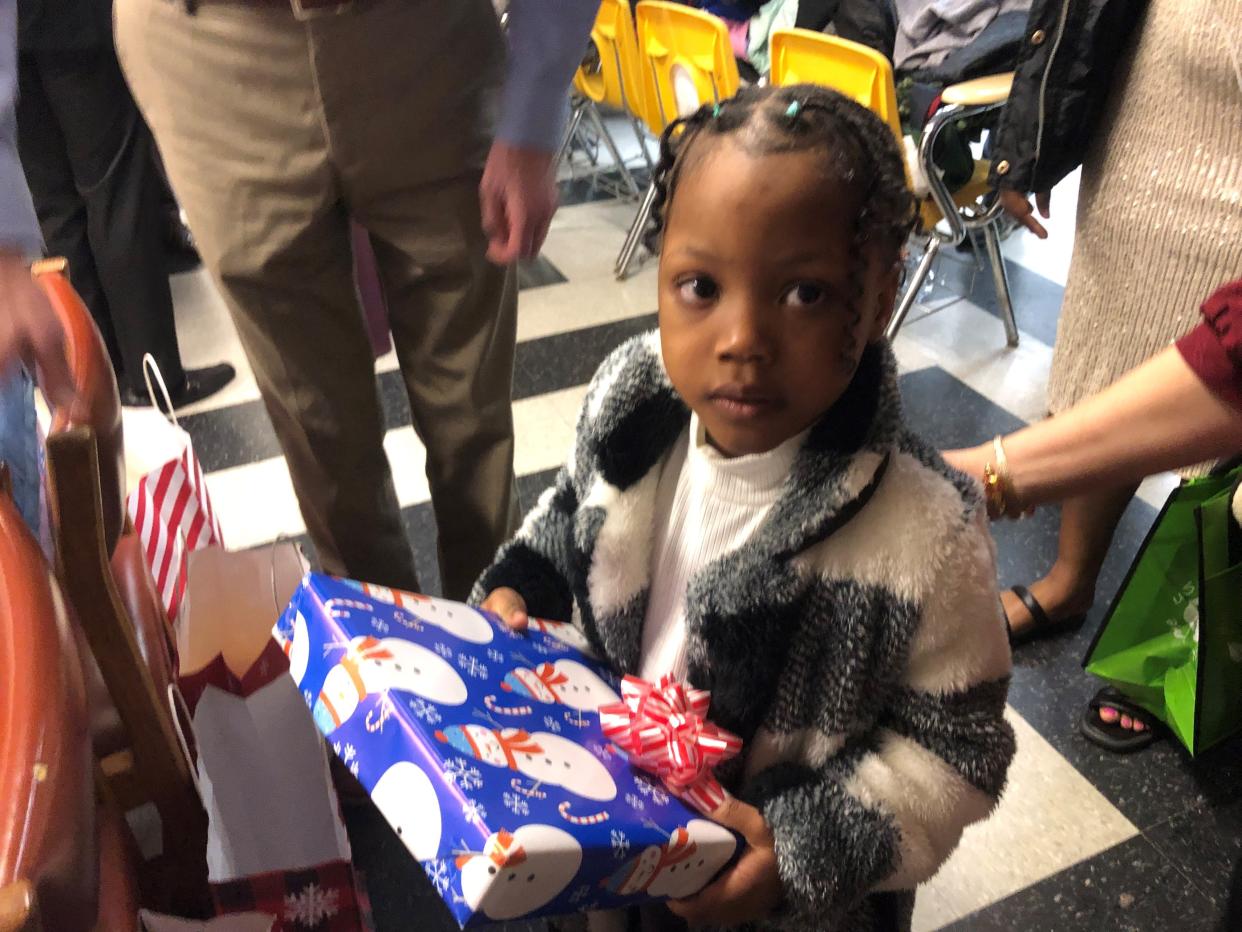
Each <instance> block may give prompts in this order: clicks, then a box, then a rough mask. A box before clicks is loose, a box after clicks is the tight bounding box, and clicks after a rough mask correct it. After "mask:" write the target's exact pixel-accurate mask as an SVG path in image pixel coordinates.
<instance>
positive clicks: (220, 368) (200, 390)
mask: <svg viewBox="0 0 1242 932" xmlns="http://www.w3.org/2000/svg"><path fill="white" fill-rule="evenodd" d="M236 375H237V370H236V369H234V368H233V367H232V366H230V365H229V364H228V363H227V362H222V363H219V364H218V365H215V366H207V367H206V368H203V369H187V370H185V383H184V384H182V385H181V386H180V387H179V388H177V389H175V390H169V392H168V394H169V397H170V398H171V399H172V405H173V408H184V407H185V406H186V405H192V404H194V403H195V402H196V401H202V400H203V399H204V398H210V397H211V396H212V395H214V394H215V393H216V392H218V391H220V389H222V388H224V386H226V385H228V384H229V382H231V381H233V378H234V376H236ZM160 402H161V403H162V402H163V399H162V398H161V399H160ZM121 404H123V405H125V406H126V407H129V408H149V407H151V399H150V398H148V397H147V393H146V391H142V392H136V391H134V390H133V389H132V388H123V389H121Z"/></svg>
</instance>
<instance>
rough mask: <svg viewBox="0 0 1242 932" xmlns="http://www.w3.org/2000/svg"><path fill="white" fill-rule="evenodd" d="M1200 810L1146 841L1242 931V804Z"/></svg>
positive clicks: (1178, 818) (1171, 822)
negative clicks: (1226, 914)
mask: <svg viewBox="0 0 1242 932" xmlns="http://www.w3.org/2000/svg"><path fill="white" fill-rule="evenodd" d="M1232 789H1233V792H1232V793H1231V794H1229V795H1230V797H1231V798H1229V799H1228V800H1226V801H1222V802H1220V803H1219V804H1217V805H1204V806H1196V807H1195V808H1194V809H1189V810H1187V811H1186V812H1183V813H1181V814H1180V815H1177V816H1174V817H1173V818H1172V819H1170V820H1169V821H1168V822H1165V823H1163V824H1162V825H1158V826H1156V827H1155V828H1153V829H1151V830H1150V831H1149V832H1147V838H1148V840H1150V841H1151V843H1152V844H1153V845H1154V846H1155V847H1156V849H1157V850H1158V851H1159V852H1160V853H1161V854H1163V855H1164V856H1165V857H1167V858H1168V859H1169V860H1170V861H1171V862H1172V863H1173V864H1174V865H1175V866H1176V867H1177V868H1178V869H1179V870H1180V871H1181V872H1182V873H1183V874H1185V875H1186V876H1187V877H1189V878H1190V880H1191V882H1192V883H1193V884H1194V885H1195V887H1196V888H1197V889H1198V890H1199V892H1200V893H1202V894H1203V895H1204V896H1206V897H1207V898H1208V899H1209V900H1211V901H1212V904H1213V906H1214V907H1215V909H1216V911H1217V912H1218V913H1221V914H1225V913H1228V914H1229V915H1230V919H1231V921H1230V922H1229V923H1227V924H1226V928H1229V929H1242V799H1239V798H1238V795H1237V794H1238V790H1237V785H1236V784H1235V785H1234V786H1233V788H1232Z"/></svg>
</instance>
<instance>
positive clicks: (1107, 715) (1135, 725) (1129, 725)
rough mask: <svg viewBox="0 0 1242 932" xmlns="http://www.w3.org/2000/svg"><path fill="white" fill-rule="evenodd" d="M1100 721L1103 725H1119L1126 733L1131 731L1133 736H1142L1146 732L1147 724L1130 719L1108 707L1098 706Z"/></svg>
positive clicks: (1140, 720) (1136, 719) (1138, 719)
mask: <svg viewBox="0 0 1242 932" xmlns="http://www.w3.org/2000/svg"><path fill="white" fill-rule="evenodd" d="M1100 721H1101V722H1103V723H1104V724H1105V725H1116V724H1118V723H1120V724H1121V727H1122V728H1124V729H1126V731H1132V732H1134V733H1135V734H1142V733H1143V732H1145V731H1146V730H1147V723H1146V722H1144V721H1143V720H1142V719H1140V718H1131V717H1130V716H1129V715H1123V714H1122V713H1121V712H1120V711H1119V710H1118V709H1114V708H1113V707H1112V706H1109V705H1102V706H1100Z"/></svg>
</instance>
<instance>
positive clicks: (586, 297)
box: [129, 179, 1242, 932]
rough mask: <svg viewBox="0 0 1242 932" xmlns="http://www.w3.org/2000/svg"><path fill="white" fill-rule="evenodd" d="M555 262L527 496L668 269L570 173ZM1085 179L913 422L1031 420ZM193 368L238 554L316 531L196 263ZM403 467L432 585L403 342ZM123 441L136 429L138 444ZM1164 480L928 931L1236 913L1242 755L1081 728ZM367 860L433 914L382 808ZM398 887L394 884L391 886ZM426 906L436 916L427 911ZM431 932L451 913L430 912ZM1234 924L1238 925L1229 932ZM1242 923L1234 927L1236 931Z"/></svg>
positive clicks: (524, 381) (1028, 246)
mask: <svg viewBox="0 0 1242 932" xmlns="http://www.w3.org/2000/svg"><path fill="white" fill-rule="evenodd" d="M566 191H567V194H568V195H569V196H568V197H567V198H566V200H567V201H570V202H573V201H578V202H579V203H567V204H566V206H564V207H563V208H562V209H561V211H560V212H559V213H558V215H557V217H556V219H555V221H554V223H553V225H552V230H551V233H550V235H549V237H548V241H547V245H546V247H545V248H544V252H543V257H542V259H541V261H540V262H539V263H538V264H537V266H534V267H532V268H530V269H528V270H526V272H525V273H524V276H523V278H524V282H523V284H524V286H525V287H524V288H523V290H522V292H521V300H520V306H519V333H518V337H519V346H518V353H517V368H516V372H515V377H514V399H515V403H514V413H515V420H516V427H517V470H518V473H519V476H520V482H519V485H520V489H521V494H522V500H523V505H524V507H529V505H530V504H531V503H532V502H533V501H534V497H535V496H536V495H537V494H538V492H539V491H540V490H541V489H542V488H544V487H545V486H546V485H547V484H548V483H549V482H550V481H551V477H552V471H553V470H554V469H555V468H556V466H558V465H559V463H560V462H561V459H562V456H563V454H564V451H565V450H567V449H568V445H569V442H570V440H571V438H572V429H573V422H574V418H575V415H576V411H577V406H578V404H579V401H580V399H581V397H582V394H583V391H584V388H585V382H586V380H587V379H588V378H589V376H590V374H591V373H592V371H593V370H594V368H595V366H596V365H597V364H598V362H599V361H600V359H601V358H602V357H603V356H604V354H606V353H607V352H608V351H609V350H610V349H611V348H612V347H614V346H615V345H616V344H617V343H618V342H619V341H620V340H622V339H624V338H625V337H627V336H629V335H630V334H633V333H637V332H639V331H641V330H644V329H646V328H649V327H651V326H653V325H654V311H655V307H656V290H655V269H654V263H653V262H650V261H647V262H646V263H644V264H643V265H641V267H637V268H636V270H635V272H634V274H632V276H631V277H630V278H629V279H628V280H627V281H625V282H623V283H617V282H616V281H614V279H613V276H612V273H611V270H612V263H613V259H614V257H615V254H616V251H617V249H618V248H619V245H620V242H621V238H622V236H623V235H624V231H625V228H626V226H627V224H628V222H629V219H630V217H631V216H632V213H633V210H634V205H633V204H629V203H623V202H617V201H615V200H610V199H595V197H596V195H595V194H592V191H591V186H590V184H589V183H586V182H582V181H578V182H575V183H573V184H567V185H566ZM1076 193H1077V191H1076V180H1075V179H1070V180H1069V181H1068V182H1067V183H1066V184H1064V185H1063V186H1062V187H1061V188H1059V189H1058V190H1057V192H1056V196H1055V198H1054V201H1053V209H1054V211H1055V213H1054V217H1053V220H1052V222H1051V223H1049V224H1048V225H1049V226H1050V228H1051V229H1052V231H1053V236H1052V238H1051V239H1050V240H1049V241H1047V242H1043V243H1041V242H1038V241H1036V240H1034V238H1032V237H1030V236H1028V235H1026V234H1014V236H1013V237H1011V238H1010V239H1009V240H1008V241H1007V242H1006V243H1005V253H1006V255H1007V257H1008V266H1009V273H1010V279H1011V282H1012V287H1013V296H1014V304H1015V307H1016V309H1017V314H1018V321H1019V326H1020V327H1021V329H1022V341H1021V345H1020V346H1019V347H1017V348H1015V349H1008V348H1006V346H1005V340H1004V333H1003V330H1002V326H1001V323H1000V320H999V318H998V317H997V315H996V308H995V303H996V302H995V294H994V290H993V285H992V280H991V276H990V275H989V274H988V272H987V270H986V269H983V268H978V267H976V266H975V265H974V264H973V263H974V259H973V256H971V255H961V254H955V255H952V256H949V257H946V258H945V259H944V260H943V261H942V262H941V263H940V266H939V267H938V268H937V270H936V276H935V280H934V282H933V284H932V285H931V286H930V287H929V288H928V289H927V291H926V292H925V294H924V295H923V303H924V306H922V307H920V308H916V310H915V312H914V313H913V314H912V315H911V319H910V322H909V323H908V324H907V325H906V327H905V328H903V330H902V332H901V334H900V335H899V337H898V338H897V341H896V351H897V355H898V358H899V360H900V362H901V365H902V370H903V378H902V387H903V392H904V395H905V399H906V404H907V408H908V411H909V417H910V420H911V423H912V424H914V425H915V426H916V428H917V429H919V430H920V431H921V432H922V433H924V434H925V435H926V436H927V437H928V438H929V439H931V440H932V441H933V442H934V443H936V444H938V445H940V446H942V447H949V446H953V445H959V444H964V443H968V442H978V441H980V440H983V439H986V438H988V437H991V436H992V435H994V434H996V433H998V432H1000V431H1005V430H1010V429H1012V428H1014V427H1016V426H1019V425H1020V424H1022V423H1023V422H1025V421H1029V420H1032V419H1037V418H1039V417H1040V416H1041V415H1042V413H1043V410H1044V409H1043V393H1044V387H1045V384H1046V381H1047V375H1048V366H1049V362H1050V359H1051V353H1052V350H1051V344H1052V342H1053V340H1054V338H1055V333H1056V319H1057V314H1058V310H1059V306H1060V300H1061V293H1062V288H1063V285H1064V281H1065V275H1066V270H1067V267H1068V261H1069V252H1070V246H1071V243H1072V236H1073V204H1074V200H1075V198H1076ZM174 290H175V296H176V301H177V310H178V324H179V328H180V333H181V338H182V344H183V347H184V352H185V356H186V360H187V363H188V364H190V365H196V364H206V363H210V362H215V361H218V360H219V359H221V358H222V357H223V358H228V359H230V360H231V361H233V362H234V363H235V364H236V365H237V366H238V369H239V377H238V379H237V381H236V382H235V383H234V384H233V385H231V386H230V387H229V389H228V390H227V391H225V392H223V393H221V395H219V396H217V397H215V398H213V399H210V400H209V401H208V402H206V403H204V404H202V405H200V406H198V408H197V409H195V410H192V411H189V412H187V413H186V414H185V415H183V417H182V424H183V425H184V426H185V427H186V428H187V429H188V430H189V432H190V433H191V435H192V436H193V438H194V442H195V446H196V449H197V451H198V453H199V456H200V457H201V459H202V461H203V464H204V467H205V469H206V470H207V472H208V483H209V485H210V487H211V492H212V494H213V496H214V499H215V502H216V506H217V509H218V512H219V515H220V517H221V521H222V523H223V527H224V533H225V537H226V539H227V540H228V542H229V543H230V544H231V545H232V546H234V547H249V546H257V545H260V544H263V543H264V542H267V541H270V540H272V539H273V538H275V537H276V536H277V535H279V534H292V535H299V534H300V533H301V532H302V523H301V518H300V516H299V514H298V510H297V506H296V502H295V500H294V497H293V494H292V490H291V489H290V487H289V480H288V474H287V472H286V470H285V467H284V463H283V460H282V459H281V458H280V454H279V449H278V448H277V446H276V444H275V441H274V438H273V437H272V435H271V430H270V427H269V425H268V423H267V419H266V415H265V413H264V411H263V408H262V405H261V403H260V402H259V400H258V393H257V391H256V389H255V386H254V381H253V378H252V377H251V375H250V373H249V369H248V367H247V366H246V364H245V360H244V358H243V357H242V355H241V352H240V349H239V346H238V344H237V340H236V337H235V335H234V333H233V330H232V327H231V325H230V324H229V321H228V316H227V313H226V311H225V309H224V307H223V305H222V303H221V301H220V299H219V297H218V295H217V294H216V292H215V290H214V289H213V287H212V285H211V283H210V282H209V281H208V279H207V277H206V276H205V274H204V273H202V272H191V273H186V274H182V275H178V276H176V277H175V278H174ZM377 372H378V373H379V381H380V388H381V394H382V398H383V402H384V410H385V415H386V418H387V425H388V435H387V439H386V448H387V451H388V455H389V458H390V460H391V462H392V466H393V471H394V474H395V477H396V482H397V491H398V494H399V496H400V501H401V504H402V506H403V508H404V509H405V516H406V524H407V528H408V530H409V533H410V536H411V539H412V540H413V542H414V544H415V549H416V556H417V559H418V561H419V567H418V568H419V572H420V576H421V577H422V578H423V579H424V580H425V582H426V584H427V585H428V587H429V588H430V589H431V590H433V591H434V590H435V589H436V588H437V587H438V573H437V571H436V568H435V565H434V553H435V548H434V533H435V528H434V520H433V518H432V515H431V511H430V507H429V504H428V492H427V483H426V479H425V477H424V475H423V459H424V456H423V449H422V446H421V444H420V443H419V441H418V438H417V436H416V434H415V432H414V430H413V428H412V427H411V426H410V417H409V412H408V409H407V407H406V404H405V401H404V398H403V395H402V388H401V383H400V378H399V376H398V374H397V372H396V364H395V360H394V359H393V357H392V356H391V355H389V356H388V357H385V358H384V359H381V360H380V361H379V363H378V365H377ZM129 439H130V442H131V443H135V442H139V441H138V439H137V438H136V437H134V436H132V435H131V436H130V438H129ZM1169 485H1170V480H1168V479H1167V478H1163V479H1157V480H1153V481H1151V482H1149V483H1148V484H1147V485H1146V486H1145V487H1144V490H1143V494H1142V495H1141V496H1140V498H1139V499H1138V500H1136V501H1135V502H1134V504H1133V505H1132V506H1131V507H1130V509H1129V511H1128V512H1127V513H1126V516H1125V519H1124V520H1123V522H1122V526H1121V528H1120V530H1119V532H1118V535H1117V539H1116V543H1115V545H1114V548H1113V551H1112V554H1111V556H1110V559H1109V561H1108V563H1107V565H1106V567H1105V569H1104V573H1103V577H1102V579H1101V585H1100V590H1099V594H1098V601H1097V604H1096V607H1095V609H1094V611H1093V612H1092V613H1091V616H1090V618H1089V619H1088V622H1087V625H1086V626H1085V627H1084V628H1083V629H1082V630H1081V631H1080V632H1078V633H1077V634H1075V635H1073V636H1070V637H1067V638H1064V639H1062V640H1059V641H1055V642H1051V643H1044V644H1042V645H1035V646H1031V647H1026V648H1023V649H1021V650H1020V651H1019V652H1018V653H1017V655H1016V657H1015V666H1016V669H1015V674H1014V681H1013V688H1012V691H1011V696H1010V709H1009V715H1010V718H1011V720H1012V722H1013V724H1014V727H1015V729H1016V730H1017V733H1018V738H1019V751H1018V757H1017V760H1016V761H1015V764H1014V767H1013V770H1012V774H1011V779H1010V784H1009V788H1008V791H1007V793H1006V795H1005V798H1004V799H1003V801H1002V803H1001V805H1000V807H999V809H998V810H997V812H996V814H995V815H994V817H993V818H992V819H991V820H990V821H989V822H987V823H985V824H983V825H981V826H978V827H975V828H973V829H971V830H969V831H968V832H967V834H966V836H965V838H964V840H963V843H962V845H961V847H960V849H959V850H958V852H957V853H956V854H955V855H954V857H953V858H952V859H951V860H950V861H949V863H948V864H947V865H946V866H945V867H944V868H943V869H942V871H941V872H940V874H939V875H938V876H937V877H935V878H934V879H933V880H932V881H931V882H930V883H929V884H927V885H926V888H925V889H924V890H923V892H922V893H921V895H920V898H919V903H918V908H917V912H916V923H915V924H916V928H917V929H920V930H927V929H935V928H941V927H950V928H953V929H1022V930H1037V929H1038V930H1044V929H1047V930H1056V932H1062V930H1066V932H1068V930H1090V932H1097V930H1104V929H1135V930H1153V932H1155V930H1165V929H1171V928H1179V929H1200V928H1203V929H1206V928H1211V927H1213V924H1215V923H1223V922H1224V919H1223V917H1224V915H1225V910H1226V902H1227V899H1228V891H1229V889H1230V877H1231V874H1232V872H1233V871H1234V869H1235V865H1236V864H1238V863H1239V860H1240V858H1242V803H1239V802H1237V801H1235V798H1234V797H1235V796H1236V792H1235V787H1236V786H1237V785H1238V781H1239V778H1240V777H1242V746H1238V745H1236V744H1235V745H1229V746H1226V747H1225V748H1222V749H1220V750H1218V751H1216V752H1214V753H1212V754H1210V755H1208V756H1207V757H1206V758H1204V759H1202V760H1200V761H1198V762H1193V763H1192V762H1190V761H1189V760H1188V758H1187V757H1186V756H1185V755H1184V754H1183V753H1181V752H1180V751H1178V750H1177V749H1176V748H1174V747H1171V746H1169V745H1168V744H1164V745H1159V746H1157V747H1155V748H1153V749H1151V750H1149V751H1147V752H1144V753H1143V754H1141V755H1140V756H1137V757H1133V758H1121V757H1115V756H1111V755H1108V754H1105V753H1103V752H1101V751H1098V750H1096V749H1094V748H1093V747H1092V746H1091V745H1089V744H1087V743H1086V742H1085V741H1084V740H1083V739H1082V738H1081V737H1080V736H1079V734H1078V730H1077V720H1078V716H1079V715H1080V713H1081V710H1082V709H1083V707H1084V704H1085V702H1086V700H1087V699H1088V698H1089V697H1090V695H1091V693H1092V692H1093V690H1094V688H1095V684H1094V683H1093V682H1092V681H1091V680H1090V679H1089V678H1088V677H1087V676H1085V675H1084V674H1083V673H1082V671H1081V668H1080V660H1081V658H1082V655H1083V652H1084V649H1085V647H1086V644H1087V642H1088V640H1089V638H1090V634H1091V631H1092V630H1093V629H1094V626H1095V625H1096V624H1097V623H1098V621H1099V619H1100V617H1101V615H1102V613H1103V610H1104V608H1105V607H1106V606H1107V604H1108V602H1109V599H1110V597H1111V596H1112V594H1113V592H1114V591H1115V589H1116V587H1117V585H1118V584H1119V582H1120V579H1121V576H1122V574H1123V573H1124V571H1125V568H1126V567H1127V565H1128V563H1129V561H1130V560H1131V559H1132V557H1133V555H1134V553H1135V550H1136V548H1137V547H1138V544H1139V543H1140V541H1141V540H1142V536H1143V534H1144V532H1145V530H1146V529H1147V527H1148V526H1149V525H1150V523H1151V521H1152V519H1153V517H1154V515H1155V507H1156V506H1158V504H1159V502H1160V500H1161V499H1162V497H1163V495H1164V494H1165V493H1166V492H1167V489H1168V488H1169ZM995 532H996V537H997V541H998V545H999V552H1000V574H1001V582H1002V584H1005V585H1010V584H1013V583H1017V582H1029V581H1030V580H1031V579H1032V578H1034V577H1035V576H1036V575H1038V574H1039V573H1040V572H1041V571H1042V570H1043V569H1045V568H1046V566H1047V565H1048V563H1049V562H1050V560H1051V557H1052V555H1053V553H1054V550H1055V544H1056V513H1055V510H1052V509H1048V510H1044V511H1043V512H1041V513H1040V514H1039V515H1038V516H1036V517H1035V518H1034V519H1033V520H1030V521H1027V522H1023V523H1018V524H1003V525H998V526H997V527H996V529H995ZM351 823H352V827H353V829H354V835H355V843H356V850H355V857H356V859H357V860H358V862H359V864H360V865H361V866H363V867H364V868H365V869H366V871H367V873H368V875H369V877H370V881H371V884H372V886H373V888H374V889H375V890H376V900H377V902H376V908H377V920H378V921H379V923H380V927H381V928H398V929H399V928H408V927H410V926H409V922H410V917H411V915H414V914H415V912H417V913H419V914H421V915H423V916H428V917H431V916H435V915H438V914H436V913H435V912H434V905H435V904H434V900H433V899H430V898H429V896H428V894H427V890H426V885H425V883H422V882H421V875H420V874H419V871H418V869H417V866H416V865H413V864H412V863H411V862H409V861H408V859H407V858H405V857H404V855H403V853H402V852H401V850H400V848H399V847H394V843H395V839H394V838H391V837H388V834H387V830H386V829H385V828H384V827H383V825H382V824H379V823H377V822H376V821H375V818H374V815H373V813H368V812H367V811H365V810H357V811H355V812H354V813H353V814H352V816H351ZM381 890H382V891H384V893H383V895H380V891H381ZM429 909H430V910H431V912H427V910H429ZM420 927H422V928H432V927H436V928H438V927H439V926H438V925H437V924H436V920H434V919H433V918H427V919H426V924H425V925H422V926H420ZM1220 927H1221V928H1224V927H1225V926H1224V925H1221V926H1220ZM1233 928H1242V924H1240V925H1237V926H1233Z"/></svg>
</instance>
